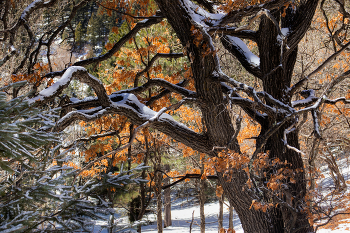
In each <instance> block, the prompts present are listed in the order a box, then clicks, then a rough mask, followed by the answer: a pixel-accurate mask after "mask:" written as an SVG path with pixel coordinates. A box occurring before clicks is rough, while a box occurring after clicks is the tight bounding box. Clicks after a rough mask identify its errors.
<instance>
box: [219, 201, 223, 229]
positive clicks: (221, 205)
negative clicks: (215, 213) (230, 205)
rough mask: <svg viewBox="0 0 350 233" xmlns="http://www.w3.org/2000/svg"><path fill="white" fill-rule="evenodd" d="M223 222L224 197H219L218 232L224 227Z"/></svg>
mask: <svg viewBox="0 0 350 233" xmlns="http://www.w3.org/2000/svg"><path fill="white" fill-rule="evenodd" d="M223 221H224V195H222V196H221V197H219V217H218V223H219V227H218V228H219V230H220V229H221V228H223V227H224V224H223Z"/></svg>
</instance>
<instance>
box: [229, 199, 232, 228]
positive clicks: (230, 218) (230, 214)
mask: <svg viewBox="0 0 350 233" xmlns="http://www.w3.org/2000/svg"><path fill="white" fill-rule="evenodd" d="M228 228H230V229H233V206H232V205H231V203H230V207H229V213H228Z"/></svg>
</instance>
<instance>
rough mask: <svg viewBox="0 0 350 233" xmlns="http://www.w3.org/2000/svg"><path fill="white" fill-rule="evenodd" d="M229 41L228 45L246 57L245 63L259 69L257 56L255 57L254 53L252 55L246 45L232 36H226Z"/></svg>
mask: <svg viewBox="0 0 350 233" xmlns="http://www.w3.org/2000/svg"><path fill="white" fill-rule="evenodd" d="M226 37H227V38H228V39H229V40H230V43H231V44H232V45H233V46H235V47H237V48H238V49H239V50H240V51H241V52H242V53H243V54H244V56H245V57H246V59H247V61H248V62H249V63H250V64H251V65H252V66H255V67H259V66H260V58H259V57H258V56H256V55H255V54H254V53H252V52H251V51H250V50H249V48H248V47H247V45H246V44H245V43H244V42H243V41H242V40H241V39H239V38H238V37H234V36H226Z"/></svg>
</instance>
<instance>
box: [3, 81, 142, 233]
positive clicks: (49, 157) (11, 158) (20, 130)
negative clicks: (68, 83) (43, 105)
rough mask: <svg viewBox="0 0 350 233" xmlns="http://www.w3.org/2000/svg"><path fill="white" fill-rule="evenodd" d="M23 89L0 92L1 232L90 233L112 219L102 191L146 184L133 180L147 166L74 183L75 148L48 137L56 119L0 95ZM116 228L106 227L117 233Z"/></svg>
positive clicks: (19, 100)
mask: <svg viewBox="0 0 350 233" xmlns="http://www.w3.org/2000/svg"><path fill="white" fill-rule="evenodd" d="M24 84H25V82H22V83H16V84H12V85H11V86H7V87H4V88H1V89H0V163H1V168H0V232H39V231H40V232H57V231H61V232H75V231H80V232H81V230H83V231H84V232H91V231H93V227H94V225H95V222H94V221H95V220H96V219H105V220H106V218H108V219H110V216H111V217H112V219H113V218H114V217H113V216H114V209H112V208H111V206H110V203H109V202H107V201H106V200H105V199H104V198H103V197H100V196H99V194H100V193H101V190H105V189H111V188H113V189H114V190H116V191H118V192H120V191H121V190H124V189H125V187H126V185H128V184H131V183H140V182H146V181H145V180H142V179H140V178H133V176H134V173H135V172H136V171H140V170H143V169H145V168H146V167H144V166H142V165H140V166H137V167H136V168H135V169H133V170H131V171H128V173H126V172H124V171H122V169H121V172H120V173H119V174H118V175H113V174H112V173H109V174H103V175H101V176H100V177H92V178H89V179H85V180H83V182H78V183H77V182H74V183H73V181H74V180H75V177H76V175H77V174H78V173H79V171H80V170H79V169H77V168H74V167H72V166H71V165H72V163H71V161H74V157H72V156H71V155H72V152H73V151H74V150H75V148H71V149H69V150H63V149H62V148H61V145H59V144H58V142H59V140H60V137H61V136H62V135H59V134H56V133H52V132H50V128H51V127H52V126H54V125H55V123H54V120H55V118H56V117H58V116H56V115H55V113H54V111H52V110H49V111H43V110H41V109H37V108H33V107H32V106H30V105H29V104H28V102H27V100H26V99H25V96H21V97H18V98H15V99H12V100H7V98H6V97H7V96H6V94H5V92H2V91H4V90H6V89H8V88H11V87H16V86H17V87H18V86H21V85H24ZM106 221H107V220H106ZM112 223H113V224H112ZM116 223H117V221H111V224H109V225H108V226H105V227H107V228H113V229H116V228H117V227H118V226H117V225H116Z"/></svg>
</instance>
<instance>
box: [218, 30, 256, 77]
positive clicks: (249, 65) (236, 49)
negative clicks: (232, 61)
mask: <svg viewBox="0 0 350 233" xmlns="http://www.w3.org/2000/svg"><path fill="white" fill-rule="evenodd" d="M221 43H222V44H223V45H224V47H225V48H226V49H227V50H228V51H229V52H230V53H232V54H233V55H234V56H235V57H236V58H237V59H238V60H239V62H240V63H241V64H242V66H243V67H244V68H245V69H246V70H247V71H248V72H249V73H251V74H253V75H254V76H256V77H258V78H261V71H260V58H259V57H258V56H256V55H255V54H254V53H252V52H251V51H250V50H249V48H248V47H247V45H246V44H245V43H244V42H243V41H242V40H241V39H239V38H238V37H234V36H223V37H221Z"/></svg>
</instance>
